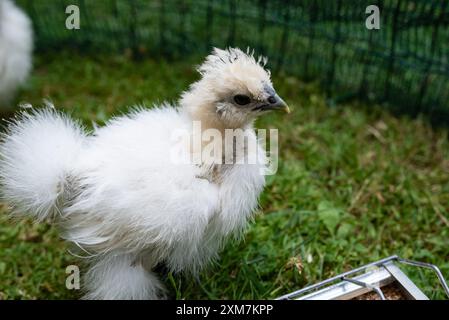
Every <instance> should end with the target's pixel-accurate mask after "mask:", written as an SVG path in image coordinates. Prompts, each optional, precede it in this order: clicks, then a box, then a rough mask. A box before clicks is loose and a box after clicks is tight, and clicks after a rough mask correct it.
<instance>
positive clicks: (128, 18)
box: [0, 0, 449, 299]
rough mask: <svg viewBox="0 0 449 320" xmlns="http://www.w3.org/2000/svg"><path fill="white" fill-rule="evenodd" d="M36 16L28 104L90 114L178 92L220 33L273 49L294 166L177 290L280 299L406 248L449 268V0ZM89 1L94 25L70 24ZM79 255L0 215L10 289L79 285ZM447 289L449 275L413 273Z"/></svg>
mask: <svg viewBox="0 0 449 320" xmlns="http://www.w3.org/2000/svg"><path fill="white" fill-rule="evenodd" d="M17 3H18V4H20V5H21V7H22V8H24V9H25V10H26V11H27V12H28V13H29V15H30V16H31V18H32V19H33V23H34V27H35V33H36V50H35V58H34V60H35V63H34V64H35V68H34V71H33V74H32V76H31V79H30V81H29V83H28V84H27V86H26V87H25V88H24V89H23V90H22V92H21V93H20V95H19V97H18V98H17V102H27V103H31V104H33V105H35V106H39V105H42V101H43V99H48V100H51V101H52V102H53V103H54V104H55V106H56V107H57V108H58V109H61V110H64V111H65V112H68V113H69V114H71V115H73V117H76V118H80V119H82V120H83V121H84V123H85V124H86V125H87V126H91V125H92V122H96V123H99V124H100V125H101V124H104V123H105V122H106V121H107V120H108V119H109V118H110V117H111V116H113V115H118V114H120V113H122V112H126V111H127V110H128V109H129V108H130V107H132V106H134V105H136V104H144V105H147V106H148V107H151V106H152V105H153V104H157V103H160V102H162V101H166V100H168V101H172V102H175V101H176V99H177V97H179V95H180V93H181V92H182V91H183V90H185V89H186V88H187V86H188V84H189V83H191V82H192V81H194V80H195V79H197V78H198V75H197V74H196V72H195V65H197V64H198V63H200V62H201V60H202V59H203V57H204V55H205V54H206V53H207V52H209V51H210V49H211V47H212V46H219V47H224V46H227V45H235V46H239V47H241V48H246V47H248V46H249V47H251V48H255V49H256V53H261V54H265V55H267V56H268V58H269V59H270V60H269V61H270V62H269V65H268V67H269V68H270V69H272V70H273V78H274V79H273V82H274V84H275V87H276V88H277V91H278V92H279V93H280V95H281V96H282V97H284V98H285V100H286V101H287V102H288V103H289V104H290V105H292V109H293V113H292V114H291V115H290V116H279V115H276V114H270V115H267V116H265V117H264V118H261V119H260V120H259V121H258V123H257V126H258V127H261V128H279V136H280V139H281V141H280V167H279V171H278V173H277V174H276V175H274V176H270V177H268V181H267V187H266V189H265V191H264V193H263V195H262V198H261V209H260V212H259V215H258V216H257V218H256V219H255V223H253V224H251V225H250V227H249V230H248V232H247V234H246V235H245V237H244V240H243V241H241V242H230V243H229V244H228V245H227V246H226V248H225V250H224V252H223V253H222V255H221V259H220V260H219V261H218V263H217V264H216V265H213V266H211V267H210V268H209V269H208V270H206V271H204V272H203V273H202V274H201V275H200V276H199V277H198V278H197V279H192V278H189V277H183V276H182V275H172V274H165V275H163V278H164V281H165V282H166V284H167V286H168V287H169V289H170V294H171V296H172V297H174V298H178V299H181V298H186V299H193V298H194V299H208V298H225V299H241V298H248V299H256V298H261V299H263V298H275V297H278V296H280V295H282V294H285V293H288V292H290V291H293V290H295V289H299V288H301V287H303V286H306V285H308V284H313V283H316V282H318V281H320V280H324V279H325V278H328V277H330V276H333V275H336V274H338V273H340V272H342V271H347V270H350V269H352V268H355V267H357V266H360V265H362V264H364V263H368V262H372V261H374V260H377V259H380V258H383V257H386V256H389V255H392V254H398V255H400V256H402V257H404V258H411V259H415V260H421V261H426V262H431V263H435V264H437V265H438V266H439V267H440V268H441V270H442V272H443V274H445V275H449V259H448V257H449V241H448V239H449V141H448V132H447V124H448V118H447V114H448V113H447V110H449V106H448V92H449V90H448V89H449V83H448V70H449V69H448V63H449V62H448V56H449V52H448V44H449V42H448V41H447V40H449V38H448V28H447V24H448V6H447V5H446V2H445V1H400V0H397V1H393V0H391V1H378V3H377V4H378V5H379V7H380V8H381V29H380V30H373V31H368V30H367V29H366V28H365V18H366V16H367V15H366V14H365V13H364V12H365V8H366V6H367V5H368V4H372V3H368V1H338V0H336V1H332V2H331V1H286V2H280V1H279V2H278V1H263V0H260V1H238V2H237V1H212V0H211V1H195V2H194V1H173V0H171V1H138V0H135V1H119V0H117V1H107V0H104V1H92V0H91V1H88V0H85V1H81V0H79V1H65V0H61V1H50V0H36V1H25V0H20V1H17ZM68 4H78V5H79V6H80V9H81V29H80V30H67V29H66V28H65V19H66V17H67V15H66V14H65V8H66V6H67V5H68ZM69 264H79V259H77V258H76V257H73V256H72V255H70V254H69V253H68V251H67V246H66V245H65V244H64V242H63V241H61V240H60V239H59V238H58V233H57V230H56V229H55V228H53V227H50V226H49V225H47V224H33V223H32V222H30V221H22V222H15V221H11V220H8V219H7V209H6V207H5V206H3V207H2V209H1V214H0V299H61V298H78V297H80V295H81V293H80V292H78V291H69V290H67V289H66V287H65V277H66V274H65V268H66V266H68V265H69ZM409 272H410V275H411V276H412V278H413V280H414V281H416V282H417V283H418V285H419V286H420V287H422V288H423V290H424V291H425V293H426V294H428V295H429V297H431V298H443V297H444V293H443V292H442V291H441V290H440V289H439V286H438V283H437V280H436V278H435V277H434V276H433V275H432V274H427V273H426V272H422V271H416V270H413V269H412V270H409Z"/></svg>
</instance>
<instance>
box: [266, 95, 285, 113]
mask: <svg viewBox="0 0 449 320" xmlns="http://www.w3.org/2000/svg"><path fill="white" fill-rule="evenodd" d="M267 102H268V104H267V105H266V106H265V108H264V109H265V110H280V111H284V112H287V113H290V108H289V107H288V105H287V103H285V101H284V100H282V98H281V97H279V96H278V95H277V94H274V95H272V96H270V97H269V98H268V99H267Z"/></svg>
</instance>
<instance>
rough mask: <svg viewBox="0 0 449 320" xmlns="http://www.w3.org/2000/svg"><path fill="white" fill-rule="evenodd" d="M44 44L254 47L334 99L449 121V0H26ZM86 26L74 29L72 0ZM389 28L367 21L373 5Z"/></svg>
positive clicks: (183, 51)
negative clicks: (68, 20) (69, 15)
mask: <svg viewBox="0 0 449 320" xmlns="http://www.w3.org/2000/svg"><path fill="white" fill-rule="evenodd" d="M17 3H18V4H19V5H21V6H22V7H23V8H24V9H25V10H26V11H27V12H28V13H29V15H30V16H31V17H32V19H33V22H34V26H35V32H36V35H37V43H36V44H37V50H38V51H46V50H55V49H60V48H61V47H70V48H77V50H81V51H93V52H96V51H99V50H102V51H107V52H111V51H117V52H120V51H123V50H130V51H131V52H134V53H135V54H136V55H151V56H165V57H167V58H182V57H185V56H186V55H187V54H205V53H206V52H209V51H210V49H211V47H212V46H218V47H225V46H238V47H241V48H246V47H251V48H254V49H256V51H257V53H261V54H264V55H267V56H268V57H269V58H270V68H271V69H272V70H273V71H275V72H284V73H287V74H293V75H295V76H298V77H300V78H302V79H306V80H319V81H321V83H322V85H323V88H324V90H326V92H327V94H328V95H329V97H330V98H332V100H333V101H337V102H338V101H340V100H343V99H347V98H353V97H357V98H362V99H368V100H374V101H377V102H386V103H388V104H389V105H391V106H393V107H394V108H395V109H396V110H400V111H402V112H406V113H408V114H411V115H416V114H419V113H425V114H426V115H428V116H429V117H430V118H431V119H432V120H434V121H437V122H439V123H444V124H446V125H447V124H449V81H448V80H449V1H447V0H441V1H435V0H421V1H420V0H408V1H406V0H384V1H379V0H370V1H364V0H360V1H349V0H321V1H320V0H314V1H312V0H310V1H293V0H290V1H270V0H252V1H236V0H226V1H218V0H198V1H192V0H168V1H162V0H160V1H148V0H129V1H125V0H18V1H17ZM70 4H75V5H78V6H79V8H80V14H81V29H80V30H68V29H66V28H65V19H66V17H67V14H66V13H65V9H66V7H67V6H68V5H70ZM371 4H374V5H377V6H378V7H379V8H380V17H381V26H380V27H381V28H380V30H368V29H367V28H366V27H365V19H366V18H367V16H368V15H367V14H366V13H365V9H366V7H367V6H368V5H371Z"/></svg>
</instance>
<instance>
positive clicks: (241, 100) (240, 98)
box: [234, 94, 251, 106]
mask: <svg viewBox="0 0 449 320" xmlns="http://www.w3.org/2000/svg"><path fill="white" fill-rule="evenodd" d="M234 101H235V103H237V104H239V105H241V106H244V105H245V104H248V103H250V102H251V99H250V98H249V97H248V96H245V95H244V94H238V95H235V96H234Z"/></svg>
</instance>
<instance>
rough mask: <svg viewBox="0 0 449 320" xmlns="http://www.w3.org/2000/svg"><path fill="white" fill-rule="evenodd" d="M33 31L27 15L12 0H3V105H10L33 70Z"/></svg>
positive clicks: (0, 32) (0, 23) (0, 94)
mask: <svg viewBox="0 0 449 320" xmlns="http://www.w3.org/2000/svg"><path fill="white" fill-rule="evenodd" d="M32 49H33V33H32V27H31V21H30V19H29V18H28V16H27V15H26V14H25V13H24V12H23V11H22V10H20V9H19V8H18V7H17V6H16V5H15V4H14V3H13V2H11V1H10V0H0V107H1V108H10V107H11V105H10V104H11V101H12V98H13V97H14V94H15V93H16V91H17V89H18V88H19V87H20V86H21V85H22V84H23V83H24V82H25V80H26V78H27V76H28V74H29V72H30V70H31V53H32Z"/></svg>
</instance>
